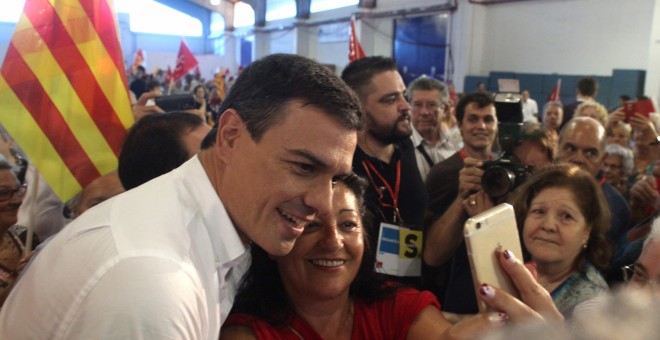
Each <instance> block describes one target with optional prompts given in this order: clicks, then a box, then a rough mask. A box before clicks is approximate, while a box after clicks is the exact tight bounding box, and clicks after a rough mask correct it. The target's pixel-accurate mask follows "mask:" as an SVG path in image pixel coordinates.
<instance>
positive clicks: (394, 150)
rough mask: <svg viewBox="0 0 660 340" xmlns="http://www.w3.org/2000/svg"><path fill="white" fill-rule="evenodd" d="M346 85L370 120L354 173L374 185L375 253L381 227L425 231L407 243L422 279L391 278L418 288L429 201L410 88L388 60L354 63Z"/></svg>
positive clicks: (369, 199)
mask: <svg viewBox="0 0 660 340" xmlns="http://www.w3.org/2000/svg"><path fill="white" fill-rule="evenodd" d="M342 79H343V80H344V81H345V82H346V83H347V84H348V85H349V86H350V87H351V88H352V89H353V90H354V91H355V92H356V93H357V95H358V97H359V98H360V103H361V106H362V111H363V112H364V114H365V116H366V117H367V126H366V128H365V129H364V130H363V131H361V132H360V133H359V135H358V145H357V148H356V150H355V155H354V156H353V171H355V172H356V173H357V174H358V175H360V176H362V177H364V178H365V179H367V180H368V181H369V187H368V188H367V191H366V197H365V201H366V205H367V208H368V209H369V211H370V212H371V213H372V214H373V216H374V222H373V224H372V225H371V226H367V228H366V231H367V233H368V235H369V237H370V242H371V244H372V245H373V246H374V247H373V249H372V250H371V251H374V252H375V251H376V249H375V248H376V246H377V245H378V244H379V243H378V237H379V234H380V231H381V228H383V225H382V223H388V224H392V225H395V226H398V227H405V228H410V229H411V230H418V231H420V232H419V234H418V235H409V237H410V238H407V239H406V240H405V241H406V244H408V246H407V247H408V248H407V250H406V253H407V254H408V255H407V256H410V258H411V259H413V261H415V260H416V261H417V263H416V264H414V265H413V266H416V267H417V273H416V274H411V275H408V274H405V275H400V276H396V275H395V276H394V277H389V278H390V279H393V280H397V281H399V282H404V283H408V284H412V285H415V286H418V285H419V270H420V268H421V251H422V250H421V245H422V240H421V228H422V218H423V216H424V209H425V208H426V204H427V202H428V196H427V194H426V190H425V187H424V182H423V181H422V178H421V176H420V173H419V169H418V167H417V162H416V158H415V149H414V146H413V144H412V142H411V140H410V138H409V137H410V135H411V134H412V128H411V126H410V105H409V104H408V101H407V100H406V86H405V84H404V82H403V79H402V78H401V75H400V74H399V72H398V71H397V65H396V63H395V62H394V60H392V59H391V58H385V57H368V58H363V59H359V60H356V61H354V62H351V63H350V64H349V65H348V66H347V67H346V68H345V69H344V71H343V72H342ZM397 247H398V245H397ZM377 263H378V264H377V269H378V268H380V267H379V266H380V265H381V264H382V262H381V261H380V260H379V259H378V258H377ZM386 266H387V265H386ZM380 272H383V271H382V270H381V271H380Z"/></svg>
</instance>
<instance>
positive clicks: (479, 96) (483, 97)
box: [456, 92, 495, 124]
mask: <svg viewBox="0 0 660 340" xmlns="http://www.w3.org/2000/svg"><path fill="white" fill-rule="evenodd" d="M470 103H475V104H477V107H478V108H480V109H481V108H484V107H486V106H489V105H495V101H493V97H491V96H490V95H489V94H487V93H483V92H473V93H468V94H466V95H464V96H463V98H461V100H460V101H459V102H458V104H457V105H456V120H457V121H458V123H459V124H463V116H465V108H466V107H467V106H468V105H469V104H470Z"/></svg>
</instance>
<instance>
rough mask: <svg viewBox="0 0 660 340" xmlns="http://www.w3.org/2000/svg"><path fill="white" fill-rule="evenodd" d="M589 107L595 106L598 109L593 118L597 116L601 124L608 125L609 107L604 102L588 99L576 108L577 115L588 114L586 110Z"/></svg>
mask: <svg viewBox="0 0 660 340" xmlns="http://www.w3.org/2000/svg"><path fill="white" fill-rule="evenodd" d="M588 108H594V109H595V110H596V117H592V118H595V119H596V120H597V121H598V122H600V124H601V125H603V126H607V121H608V120H609V116H608V115H607V109H606V108H605V106H603V105H602V104H600V103H598V102H595V101H593V100H588V101H585V102H582V104H580V105H578V107H577V108H576V109H575V117H580V116H587V115H586V114H584V111H585V110H586V109H588Z"/></svg>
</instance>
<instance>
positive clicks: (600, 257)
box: [511, 163, 612, 271]
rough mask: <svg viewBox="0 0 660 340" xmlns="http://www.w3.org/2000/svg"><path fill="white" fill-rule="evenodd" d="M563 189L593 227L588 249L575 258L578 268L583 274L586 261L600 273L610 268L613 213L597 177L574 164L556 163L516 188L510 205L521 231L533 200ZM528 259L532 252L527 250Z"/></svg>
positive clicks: (576, 267)
mask: <svg viewBox="0 0 660 340" xmlns="http://www.w3.org/2000/svg"><path fill="white" fill-rule="evenodd" d="M549 188H564V189H568V190H570V192H571V193H572V194H573V197H574V199H575V204H576V205H577V206H578V207H579V209H580V212H581V213H582V215H583V216H584V218H585V222H586V224H587V226H588V227H591V232H590V233H589V241H588V243H587V249H585V250H584V251H582V252H580V254H579V255H578V257H577V258H576V259H575V262H574V263H575V269H577V270H579V271H584V262H585V260H588V261H589V263H591V264H592V265H593V266H594V267H596V268H597V269H599V270H600V271H604V270H606V269H607V268H608V266H609V263H610V258H611V257H612V248H611V246H610V243H609V241H608V240H607V231H608V230H609V229H610V224H611V220H610V210H609V207H608V205H607V200H606V199H605V195H604V194H603V192H602V190H601V188H600V186H599V185H598V183H597V182H596V180H595V179H594V177H593V176H592V175H591V174H590V173H588V172H586V171H584V170H581V169H580V168H579V167H577V166H575V165H572V164H565V163H561V164H553V165H549V166H547V167H544V168H542V169H539V170H538V171H536V172H535V173H534V174H533V175H532V177H530V178H529V179H528V180H527V181H525V183H523V185H521V186H520V187H519V188H518V189H516V191H515V193H514V196H513V198H512V199H511V204H512V205H513V209H514V210H515V212H516V222H517V223H518V229H519V230H520V231H521V234H522V230H523V226H524V225H525V218H526V217H527V213H528V212H529V207H530V205H531V203H532V200H533V199H534V198H535V197H536V196H537V195H538V194H539V193H540V192H541V191H543V190H545V189H549ZM525 257H526V259H527V260H529V257H530V256H529V253H527V251H526V250H525Z"/></svg>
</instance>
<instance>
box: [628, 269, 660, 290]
mask: <svg viewBox="0 0 660 340" xmlns="http://www.w3.org/2000/svg"><path fill="white" fill-rule="evenodd" d="M638 267H639V266H636V265H635V264H630V265H627V266H623V267H621V270H622V271H623V279H624V280H625V281H626V282H629V283H635V284H636V285H638V286H639V287H644V286H647V285H648V286H649V287H651V289H653V290H659V291H660V282H657V281H651V280H650V279H649V278H648V276H647V275H646V273H644V272H643V271H642V270H641V269H640V268H638Z"/></svg>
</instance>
